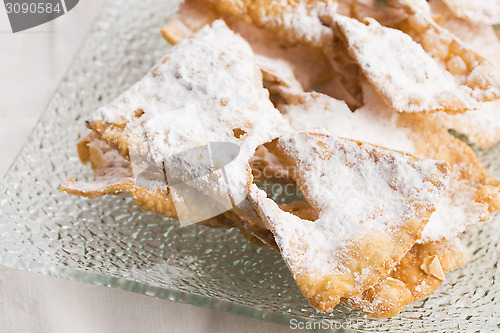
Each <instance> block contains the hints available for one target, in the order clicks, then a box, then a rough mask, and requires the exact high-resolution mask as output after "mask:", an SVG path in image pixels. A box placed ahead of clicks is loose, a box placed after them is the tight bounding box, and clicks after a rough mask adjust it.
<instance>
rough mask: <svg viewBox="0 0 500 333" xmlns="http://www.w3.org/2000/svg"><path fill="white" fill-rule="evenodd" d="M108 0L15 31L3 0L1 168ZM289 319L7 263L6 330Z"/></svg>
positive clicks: (223, 326) (196, 327)
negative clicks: (246, 314) (231, 310)
mask: <svg viewBox="0 0 500 333" xmlns="http://www.w3.org/2000/svg"><path fill="white" fill-rule="evenodd" d="M102 3H103V0H81V1H80V3H79V4H78V6H76V7H75V9H73V10H72V11H70V12H69V13H68V14H66V15H64V16H62V17H60V18H58V19H56V20H55V21H52V22H49V23H47V24H44V25H42V26H40V27H37V28H33V29H30V30H29V31H26V32H20V33H17V34H12V33H11V31H10V26H9V23H8V18H7V14H6V11H5V9H4V8H5V7H4V6H3V5H0V156H1V157H0V175H3V174H4V173H5V172H6V171H7V169H8V167H9V165H10V164H11V162H12V161H13V159H14V158H15V156H16V154H17V153H18V152H19V150H20V149H21V147H22V144H23V143H24V141H25V140H26V139H27V136H28V134H29V132H30V131H31V129H32V128H33V127H34V125H35V123H36V121H37V119H38V117H39V116H40V113H41V112H42V111H43V110H44V108H45V106H46V105H47V103H48V102H49V100H50V97H51V95H52V94H53V92H54V90H55V89H56V86H57V84H58V82H59V81H60V80H61V78H62V76H63V75H64V72H65V70H66V68H67V67H68V65H69V64H70V61H71V59H72V58H73V56H74V54H75V52H76V50H77V48H78V46H79V45H80V43H81V42H82V39H83V38H84V37H85V35H86V33H87V31H88V29H89V27H90V25H91V23H92V21H93V19H94V17H95V15H96V14H97V12H98V11H99V9H100V8H101V6H102ZM288 331H291V330H290V329H289V328H288V327H283V326H278V325H274V324H269V323H265V322H259V321H256V320H252V319H248V318H244V317H240V316H235V315H231V314H226V313H222V312H218V311H214V310H210V309H202V308H198V307H194V306H191V305H185V304H178V303H173V302H169V301H165V300H159V299H155V298H153V297H148V296H143V295H137V294H133V293H128V292H124V291H121V290H117V289H111V288H105V287H97V286H93V285H89V284H84V283H80V282H76V281H67V280H62V279H56V278H52V277H47V276H42V275H39V274H35V273H29V272H24V271H18V270H15V269H11V268H6V267H2V266H0V332H9V333H10V332H51V333H52V332H73V333H77V332H95V333H98V332H231V333H232V332H273V333H278V332H288Z"/></svg>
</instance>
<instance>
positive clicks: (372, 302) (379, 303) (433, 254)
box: [342, 238, 468, 318]
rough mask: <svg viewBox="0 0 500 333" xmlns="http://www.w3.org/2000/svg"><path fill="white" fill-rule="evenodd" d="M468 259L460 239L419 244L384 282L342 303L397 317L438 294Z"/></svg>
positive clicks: (373, 313)
mask: <svg viewBox="0 0 500 333" xmlns="http://www.w3.org/2000/svg"><path fill="white" fill-rule="evenodd" d="M467 260H468V253H467V250H466V248H465V247H464V246H463V245H462V244H461V243H460V240H459V239H458V238H454V239H451V240H443V241H440V242H429V243H425V244H415V245H414V246H413V247H412V248H411V250H410V251H409V252H408V253H407V254H406V255H405V256H404V257H403V259H401V261H400V262H399V263H398V264H397V266H396V267H395V268H394V270H393V271H392V272H391V273H390V274H389V276H388V277H387V278H385V279H384V280H383V281H382V282H381V283H379V284H377V285H375V286H372V287H370V288H368V289H366V290H365V291H363V292H362V293H360V294H359V295H356V296H352V297H349V298H345V299H343V300H342V301H343V302H344V303H346V304H348V305H350V306H352V307H354V308H357V309H360V310H361V311H363V312H364V313H366V314H368V315H370V316H373V317H377V318H388V317H393V316H395V315H397V314H398V313H399V312H400V311H401V310H402V309H403V308H404V307H405V306H407V305H408V304H410V303H412V302H415V301H417V300H419V299H422V298H424V297H426V296H428V295H430V294H431V293H432V292H434V291H435V290H436V289H437V288H438V287H439V286H440V285H441V283H442V282H443V281H444V279H445V273H447V272H449V271H452V270H454V269H457V268H459V267H461V266H463V265H464V264H465V263H466V262H467Z"/></svg>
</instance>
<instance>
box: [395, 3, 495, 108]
mask: <svg viewBox="0 0 500 333" xmlns="http://www.w3.org/2000/svg"><path fill="white" fill-rule="evenodd" d="M398 2H399V3H400V4H401V5H402V7H403V9H405V10H406V12H407V13H408V14H409V17H408V19H407V20H406V21H405V22H403V23H402V24H401V25H400V26H399V28H400V29H401V30H403V31H404V32H406V33H407V34H409V35H410V36H411V37H412V38H413V39H414V40H415V41H417V42H418V43H420V45H422V47H423V48H424V50H425V51H426V52H428V53H429V54H430V55H432V56H433V57H434V58H436V59H439V60H440V61H442V62H443V63H444V64H445V66H446V69H447V70H448V71H449V72H450V73H452V74H453V75H456V76H462V77H464V84H465V85H466V86H468V87H469V88H471V89H472V96H473V97H474V98H475V99H476V100H477V101H479V102H486V101H492V100H496V99H498V98H500V75H499V73H500V72H499V69H498V68H497V67H496V66H495V65H494V64H493V63H492V62H490V61H488V60H487V59H485V58H483V57H482V56H480V55H479V54H477V53H476V52H475V51H474V50H472V49H471V48H469V47H468V46H467V45H465V44H464V43H463V42H462V41H461V40H460V39H458V38H457V37H456V36H454V35H453V34H452V33H451V32H450V31H448V30H447V29H445V28H443V27H441V26H439V25H438V24H437V23H436V22H435V21H434V20H433V19H432V17H431V15H430V14H428V13H427V10H428V8H429V7H428V4H427V2H425V1H414V0H411V1H410V0H398Z"/></svg>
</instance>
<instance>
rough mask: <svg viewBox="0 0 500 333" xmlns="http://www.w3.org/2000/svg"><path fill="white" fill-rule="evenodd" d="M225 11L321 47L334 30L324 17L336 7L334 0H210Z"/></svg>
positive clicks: (326, 42)
mask: <svg viewBox="0 0 500 333" xmlns="http://www.w3.org/2000/svg"><path fill="white" fill-rule="evenodd" d="M207 1H209V2H210V3H212V4H213V5H214V6H215V8H217V10H218V11H219V12H220V13H222V14H229V15H232V16H235V17H238V18H239V19H241V20H243V21H244V22H245V23H247V24H251V25H254V26H256V27H259V28H265V29H267V30H269V31H271V32H273V33H274V34H277V35H279V36H281V37H283V38H285V39H287V40H289V41H291V42H302V43H306V44H310V45H313V46H316V47H319V48H322V47H324V46H325V45H326V44H328V43H330V42H331V40H332V31H331V30H330V29H329V28H328V27H327V26H325V25H324V24H323V22H322V21H321V19H320V18H321V17H322V16H324V15H331V14H332V13H334V12H335V11H336V10H337V1H335V0H288V1H268V0H241V1H231V0H207Z"/></svg>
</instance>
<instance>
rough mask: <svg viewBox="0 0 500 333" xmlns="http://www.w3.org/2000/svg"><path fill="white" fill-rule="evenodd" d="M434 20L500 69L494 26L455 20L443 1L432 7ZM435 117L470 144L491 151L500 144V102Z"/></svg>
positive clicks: (434, 2) (432, 4)
mask: <svg viewBox="0 0 500 333" xmlns="http://www.w3.org/2000/svg"><path fill="white" fill-rule="evenodd" d="M429 4H430V6H431V14H432V17H433V19H434V20H435V21H436V22H437V23H438V24H439V25H441V26H442V27H444V28H446V29H448V30H449V31H451V32H452V33H453V34H454V35H455V36H457V37H458V38H460V39H461V40H462V41H463V42H464V43H465V44H467V45H468V47H469V48H471V49H473V50H474V51H475V52H477V53H478V54H480V55H481V56H483V57H484V58H486V59H488V60H489V61H491V62H492V63H494V64H496V65H497V66H500V42H499V40H498V37H497V35H496V33H495V31H494V29H493V27H492V26H490V25H487V24H484V23H472V22H468V21H466V20H464V19H460V18H457V17H455V16H453V14H452V13H451V11H450V10H449V9H448V7H446V5H445V4H444V3H443V2H442V1H441V0H434V1H432V2H430V3H429ZM431 117H433V118H434V120H435V121H436V122H438V123H439V124H441V125H442V126H444V127H446V128H448V129H453V130H454V131H456V132H458V133H460V134H463V135H465V136H466V137H467V139H468V140H469V142H470V143H473V144H475V145H476V146H478V147H480V148H488V147H491V146H493V145H495V144H496V143H498V142H500V101H498V100H495V101H491V102H485V103H481V104H480V105H479V107H478V109H477V111H467V112H464V113H462V114H457V115H448V114H444V113H436V114H434V115H432V116H431Z"/></svg>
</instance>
